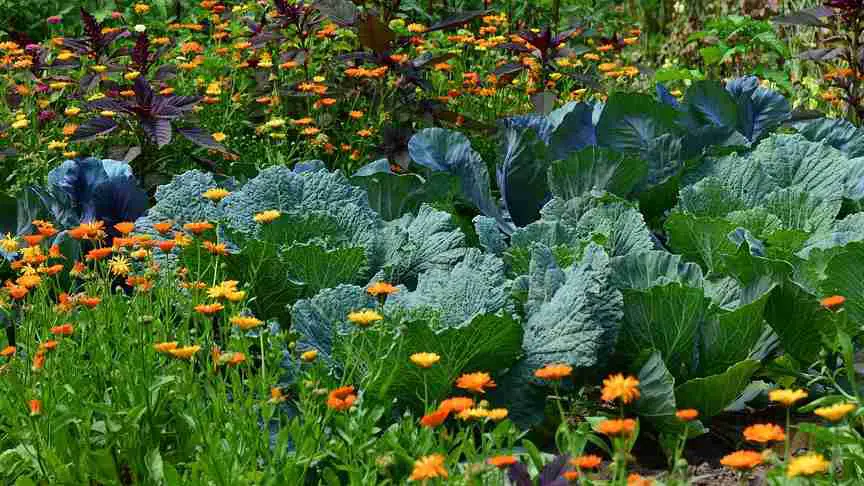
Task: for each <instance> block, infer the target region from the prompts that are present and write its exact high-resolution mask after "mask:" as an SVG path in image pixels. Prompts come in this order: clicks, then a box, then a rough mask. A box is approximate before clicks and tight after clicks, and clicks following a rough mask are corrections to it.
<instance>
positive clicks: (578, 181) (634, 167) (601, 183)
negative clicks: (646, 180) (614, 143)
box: [548, 147, 648, 200]
mask: <svg viewBox="0 0 864 486" xmlns="http://www.w3.org/2000/svg"><path fill="white" fill-rule="evenodd" d="M647 170H648V167H647V165H646V164H645V162H643V161H642V160H640V159H639V158H636V157H634V156H629V155H623V154H619V153H616V152H613V151H611V150H608V149H603V148H599V147H588V148H585V149H582V150H580V151H578V152H573V153H572V154H570V156H569V157H568V158H565V159H563V160H557V161H555V162H553V163H552V165H551V166H550V168H549V174H548V178H549V187H550V189H551V190H552V194H553V195H555V197H558V198H561V199H565V200H566V199H572V198H574V197H580V196H583V195H585V194H587V193H589V192H591V191H594V190H597V191H608V192H610V193H612V194H616V195H618V196H621V197H624V196H627V194H629V193H630V191H632V190H633V188H634V187H636V185H637V184H638V183H639V181H640V180H641V179H642V178H643V177H645V175H646V174H647Z"/></svg>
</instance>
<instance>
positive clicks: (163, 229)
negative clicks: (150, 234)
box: [153, 220, 174, 235]
mask: <svg viewBox="0 0 864 486" xmlns="http://www.w3.org/2000/svg"><path fill="white" fill-rule="evenodd" d="M172 226H174V221H171V220H167V221H161V222H159V223H156V224H154V225H153V229H155V230H156V231H158V232H159V234H160V235H164V234H166V233H168V232H169V231H171V227H172Z"/></svg>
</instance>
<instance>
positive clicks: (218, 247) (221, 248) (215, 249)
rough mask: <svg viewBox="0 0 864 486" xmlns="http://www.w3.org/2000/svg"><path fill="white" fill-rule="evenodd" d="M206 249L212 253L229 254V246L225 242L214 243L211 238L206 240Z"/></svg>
mask: <svg viewBox="0 0 864 486" xmlns="http://www.w3.org/2000/svg"><path fill="white" fill-rule="evenodd" d="M204 249H205V250H207V252H208V253H210V254H211V255H218V256H225V255H227V254H228V248H227V247H226V246H225V243H213V242H212V241H210V240H207V241H205V242H204Z"/></svg>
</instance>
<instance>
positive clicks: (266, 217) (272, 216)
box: [252, 209, 282, 224]
mask: <svg viewBox="0 0 864 486" xmlns="http://www.w3.org/2000/svg"><path fill="white" fill-rule="evenodd" d="M281 215H282V213H280V212H279V211H278V210H276V209H270V210H267V211H262V212H260V213H258V214H256V215H255V216H253V217H252V219H254V220H255V222H256V223H258V224H267V223H272V222H273V221H276V220H277V219H279V216H281Z"/></svg>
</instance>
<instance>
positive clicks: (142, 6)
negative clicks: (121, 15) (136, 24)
mask: <svg viewBox="0 0 864 486" xmlns="http://www.w3.org/2000/svg"><path fill="white" fill-rule="evenodd" d="M132 8H133V10H135V13H136V14H138V15H144V14H146V13H147V12H149V11H150V5H147V4H146V3H136V4H135V6H134V7H132Z"/></svg>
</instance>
